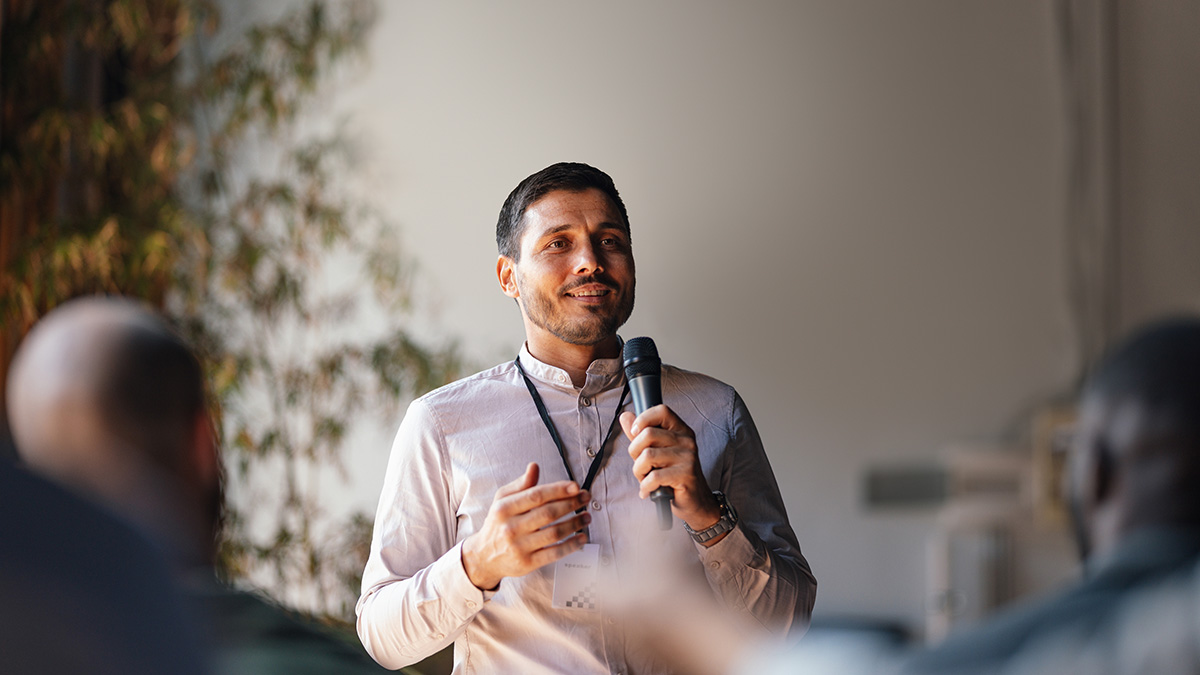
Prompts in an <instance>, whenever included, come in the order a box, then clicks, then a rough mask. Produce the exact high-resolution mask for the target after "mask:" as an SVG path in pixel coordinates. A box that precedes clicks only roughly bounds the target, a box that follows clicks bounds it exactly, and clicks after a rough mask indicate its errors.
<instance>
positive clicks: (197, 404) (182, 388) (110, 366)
mask: <svg viewBox="0 0 1200 675" xmlns="http://www.w3.org/2000/svg"><path fill="white" fill-rule="evenodd" d="M8 386H9V389H8V391H9V394H8V408H9V419H10V421H11V425H12V431H13V436H14V438H15V440H16V444H17V448H18V452H19V454H20V456H21V458H22V459H23V460H24V461H25V462H26V463H27V464H28V465H29V466H30V468H32V469H34V470H36V471H38V472H40V473H42V474H43V475H46V476H48V477H50V478H52V479H54V480H56V481H58V482H60V483H62V484H64V485H67V486H68V487H71V488H72V489H75V490H76V491H78V492H80V493H81V494H83V495H85V496H88V497H90V498H92V499H95V500H97V501H100V502H102V503H105V504H107V505H109V506H110V507H111V508H114V509H115V510H116V511H117V512H119V513H120V514H121V515H122V516H124V517H126V518H127V519H129V520H130V521H132V522H134V523H136V524H138V525H140V526H141V527H143V528H144V529H146V530H147V531H148V532H149V534H151V535H152V536H154V537H156V538H157V539H160V540H161V541H164V542H168V544H169V546H170V549H171V553H172V554H173V555H175V556H177V557H178V558H179V560H180V562H183V563H185V564H210V563H211V562H212V560H213V556H214V550H215V546H214V541H215V537H214V534H215V532H214V530H215V528H216V526H217V523H218V521H219V517H218V516H219V513H220V503H221V498H220V497H221V494H220V487H219V485H220V480H219V471H220V468H219V466H220V465H219V461H218V456H217V451H216V447H215V444H214V441H213V433H212V426H211V422H210V420H209V417H208V414H207V409H206V406H205V396H204V384H203V378H202V374H201V369H200V365H199V363H198V362H197V360H196V358H195V356H193V355H192V352H191V350H190V349H189V348H188V347H187V345H186V344H185V343H184V342H183V340H182V339H181V338H180V337H179V336H178V335H176V334H175V333H174V332H173V331H172V330H171V329H170V328H169V327H168V326H167V325H166V324H165V323H164V322H163V321H162V319H160V318H158V316H157V315H155V314H154V313H153V312H151V311H149V310H147V309H145V308H143V307H142V306H140V305H138V304H136V303H134V302H131V301H128V300H122V299H113V298H86V299H79V300H74V301H71V302H68V303H66V304H64V305H62V306H61V307H59V308H58V309H55V310H54V311H52V312H50V313H49V314H48V315H47V316H46V317H45V318H44V319H42V321H41V322H39V323H38V324H37V325H36V326H34V328H33V330H32V331H31V332H30V333H29V335H28V336H27V337H26V338H25V340H24V342H23V343H22V344H21V347H20V349H19V350H18V351H17V354H16V357H15V358H14V360H13V365H12V369H11V372H10V374H9V381H8Z"/></svg>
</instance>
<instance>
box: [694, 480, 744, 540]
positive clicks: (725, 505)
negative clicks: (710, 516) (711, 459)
mask: <svg viewBox="0 0 1200 675" xmlns="http://www.w3.org/2000/svg"><path fill="white" fill-rule="evenodd" d="M713 497H716V499H717V504H719V505H720V506H721V517H720V518H719V519H718V520H717V522H716V524H714V525H713V526H712V527H709V528H706V529H703V530H700V531H699V532H697V531H696V530H693V529H692V528H691V527H689V526H688V524H687V523H684V524H683V529H685V530H687V533H688V534H689V535H691V537H692V539H693V540H695V541H696V542H697V543H700V544H703V543H704V542H706V541H711V540H712V539H715V538H717V537H719V536H721V535H722V534H725V533H726V532H728V531H730V530H732V529H733V526H734V525H737V520H738V518H737V512H736V511H734V510H733V507H732V506H730V504H729V500H727V499H725V495H724V493H722V492H720V491H718V490H714V491H713Z"/></svg>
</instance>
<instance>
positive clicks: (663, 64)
mask: <svg viewBox="0 0 1200 675" xmlns="http://www.w3.org/2000/svg"><path fill="white" fill-rule="evenodd" d="M381 4H382V10H383V13H382V17H381V23H380V25H379V27H378V30H377V31H376V33H375V35H374V38H373V44H372V47H371V59H372V64H371V70H370V72H369V74H368V75H367V76H366V77H365V78H363V79H360V80H357V81H355V82H354V83H352V84H351V85H348V87H349V90H348V92H347V93H346V94H345V95H344V96H343V97H342V100H341V102H340V103H339V106H341V107H343V108H344V109H345V110H346V111H348V112H349V113H350V114H351V115H352V119H353V123H352V125H351V129H352V130H353V131H354V133H356V134H358V135H359V136H360V137H361V138H364V139H367V143H366V145H365V150H366V154H365V155H364V157H365V161H364V164H363V167H362V168H363V173H364V175H366V176H368V177H369V180H370V181H371V185H372V187H373V190H374V193H375V196H376V198H377V200H378V203H379V204H380V205H381V206H383V207H384V208H385V209H386V210H387V211H388V213H389V214H390V215H391V217H392V218H393V219H394V220H395V221H396V222H397V223H398V225H399V226H400V228H401V230H402V232H403V237H404V240H405V241H406V243H407V246H408V248H409V251H410V253H412V254H413V255H414V256H416V257H417V258H418V260H419V263H420V266H421V269H420V271H419V279H420V283H421V288H422V299H423V300H422V304H423V311H425V312H426V316H429V317H431V318H430V322H429V325H428V326H425V327H423V330H426V331H428V334H431V335H451V336H457V337H459V338H460V339H461V341H462V343H463V345H464V346H465V348H466V349H467V351H468V353H469V354H470V355H471V356H472V357H473V358H475V359H477V360H478V362H479V364H480V365H481V366H488V365H491V364H493V363H495V362H497V361H499V360H500V359H507V358H511V356H512V355H513V354H514V353H515V352H516V350H517V348H518V346H519V345H520V342H521V340H522V331H521V323H520V320H519V317H518V314H517V309H516V307H515V306H514V305H513V304H512V302H511V301H510V300H508V299H506V298H505V297H504V296H502V295H501V294H500V292H499V290H498V288H497V284H496V282H495V277H494V271H493V270H494V264H495V255H496V254H495V247H494V243H493V239H492V236H493V234H492V233H493V228H494V223H495V218H496V213H497V211H498V210H499V207H500V204H501V202H502V201H503V199H504V197H505V196H506V195H507V193H508V191H509V190H510V189H511V188H512V187H513V186H514V185H515V184H516V183H517V181H519V180H520V179H521V178H523V177H524V176H526V175H528V174H529V173H531V172H533V171H535V170H537V169H539V168H541V167H543V166H545V165H547V164H549V163H552V162H555V161H559V160H577V161H585V162H589V163H592V164H595V165H597V166H599V167H601V168H603V169H604V170H606V171H608V172H609V173H610V174H611V175H612V176H613V177H614V178H615V180H616V182H617V185H618V187H619V188H620V189H621V190H622V194H623V195H624V197H625V199H626V202H627V205H628V208H629V213H630V217H631V220H632V227H633V238H634V248H635V253H636V257H637V262H638V268H639V269H638V271H639V275H638V281H639V288H638V304H637V309H636V310H635V312H634V316H633V319H632V320H631V321H630V324H629V325H628V326H627V327H626V328H625V329H624V330H623V334H624V335H625V336H627V337H631V336H634V335H641V334H647V335H651V336H653V337H654V338H655V339H656V341H657V342H658V344H659V348H660V351H661V353H662V354H663V356H664V359H665V360H667V361H669V362H672V363H675V364H677V365H680V366H683V367H686V368H691V369H695V370H701V371H704V372H708V373H710V374H713V375H715V376H717V377H720V378H722V379H724V380H726V381H728V382H730V383H732V384H733V385H735V386H736V387H737V388H738V389H739V390H740V391H741V392H742V394H743V396H744V397H745V399H746V400H747V402H748V403H749V405H750V407H751V410H752V411H753V413H754V415H755V418H756V420H757V422H758V425H759V428H760V430H761V431H762V434H763V436H764V438H765V439H766V442H767V444H768V452H769V454H770V457H771V459H772V462H773V464H774V467H775V471H776V475H777V478H778V480H779V483H780V485H781V487H782V490H783V493H784V496H785V498H786V501H787V506H788V509H789V512H790V514H791V516H792V519H793V525H794V527H795V529H796V532H797V534H798V535H799V538H800V541H801V544H802V546H803V548H804V551H805V553H806V554H807V555H808V557H809V560H810V562H811V563H812V566H813V569H814V571H815V573H816V575H817V577H818V579H819V581H820V590H819V593H818V600H817V608H818V613H820V614H825V615H827V616H828V615H844V614H871V615H878V616H885V617H894V618H898V619H901V620H903V621H905V622H906V623H908V624H909V625H910V626H912V627H914V628H919V627H920V625H921V623H922V618H923V615H924V606H923V603H924V600H925V598H924V590H923V587H922V583H923V574H922V569H923V556H924V536H925V534H926V533H927V532H928V530H929V528H930V526H931V523H932V518H931V516H930V514H929V513H927V512H914V513H904V512H900V513H889V514H876V513H869V512H867V511H866V510H865V508H864V506H863V504H862V497H861V485H860V483H861V472H862V470H863V469H864V468H865V467H867V466H869V465H872V464H875V463H878V462H895V461H903V460H907V459H925V458H933V457H935V456H936V455H937V453H938V452H939V450H940V448H942V447H943V446H944V444H946V443H948V442H952V441H959V440H963V439H984V440H995V439H1003V438H1006V437H1011V436H1013V435H1014V434H1016V433H1019V432H1020V431H1021V430H1022V428H1023V425H1024V424H1025V422H1026V421H1027V419H1026V417H1025V415H1026V413H1028V411H1029V410H1030V409H1031V408H1032V407H1034V406H1036V405H1037V404H1038V403H1039V402H1042V401H1044V400H1045V399H1046V398H1047V397H1049V396H1051V395H1054V394H1056V393H1059V392H1062V391H1064V390H1065V389H1066V388H1067V387H1069V386H1070V384H1071V383H1072V380H1073V377H1074V374H1075V372H1076V369H1077V366H1078V364H1077V362H1076V361H1077V358H1076V353H1077V350H1076V346H1075V342H1074V338H1073V332H1072V326H1071V320H1072V319H1071V315H1070V312H1069V311H1068V305H1067V300H1066V291H1065V283H1066V282H1065V278H1066V274H1067V272H1066V269H1065V262H1064V261H1065V258H1066V255H1065V251H1064V234H1063V227H1062V219H1063V214H1064V209H1065V200H1064V196H1063V195H1064V192H1065V188H1064V164H1065V160H1064V152H1065V147H1064V146H1065V142H1064V137H1065V132H1064V129H1063V115H1062V109H1061V104H1062V101H1061V94H1060V87H1061V83H1060V80H1059V78H1060V71H1059V68H1058V62H1057V60H1056V59H1057V56H1058V55H1057V52H1056V46H1055V44H1054V36H1055V29H1054V17H1053V15H1052V11H1051V7H1050V5H1049V3H1042V2H1035V1H1026V2H1000V1H997V2H986V3H984V2H971V3H962V2H951V1H941V2H931V1H910V2H904V3H898V2H891V1H882V0H880V1H877V2H855V3H845V2H841V1H834V0H829V1H825V2H803V3H799V2H764V1H758V2H738V3H730V2H694V1H687V2H683V1H677V2H653V3H643V2H618V3H604V4H585V3H556V2H548V1H546V2H506V3H485V2H469V3H416V2H384V3H381ZM1192 25H1195V24H1194V23H1193V24H1192ZM1179 30H1183V27H1182V26H1181V27H1179ZM1192 184H1193V185H1194V184H1195V182H1194V181H1193V183H1192ZM1129 208H1133V207H1132V206H1130V207H1129ZM1142 208H1148V207H1146V206H1143V207H1142ZM1192 210H1193V212H1194V208H1193V209H1192ZM1144 255H1146V256H1154V255H1156V253H1155V252H1154V250H1150V249H1147V250H1146V252H1145V253H1144ZM1133 260H1134V259H1133V258H1130V259H1129V261H1130V264H1133ZM1139 269H1142V267H1139ZM1156 283H1158V282H1157V281H1156V280H1154V279H1153V278H1152V277H1147V278H1146V280H1145V284H1147V285H1148V286H1149V285H1153V284H1156ZM1166 283H1168V284H1170V282H1166ZM1148 286H1147V287H1148ZM1139 288H1140V286H1139ZM1137 292H1138V293H1141V291H1140V290H1139V291H1137ZM1147 292H1155V291H1153V290H1150V291H1147ZM1129 302H1130V304H1131V305H1139V304H1141V303H1142V302H1143V300H1142V299H1141V298H1140V296H1138V297H1130V299H1129ZM397 422H398V420H388V421H386V422H385V423H384V424H383V425H382V426H386V427H387V432H386V433H384V434H383V435H384V436H386V435H387V434H390V432H391V429H392V428H394V425H395V424H396V423H397ZM386 454H387V441H386V438H385V439H384V440H383V441H382V442H380V443H379V444H378V447H369V448H361V449H360V450H359V452H358V454H357V456H356V459H355V461H356V463H358V464H359V465H360V466H364V467H366V475H365V476H364V477H363V478H362V487H361V488H360V489H359V490H358V493H359V495H361V499H362V501H363V502H364V503H366V504H369V505H370V506H371V507H373V504H374V497H375V495H377V494H378V481H379V480H380V478H379V476H381V474H382V468H383V466H384V463H385V462H386Z"/></svg>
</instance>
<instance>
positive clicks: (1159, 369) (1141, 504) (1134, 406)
mask: <svg viewBox="0 0 1200 675" xmlns="http://www.w3.org/2000/svg"><path fill="white" fill-rule="evenodd" d="M1198 488H1200V318H1194V317H1189V318H1177V319H1169V320H1165V321H1162V322H1159V323H1155V324H1152V325H1150V326H1148V327H1146V328H1144V329H1143V330H1141V331H1139V332H1137V333H1135V334H1134V335H1133V336H1132V337H1131V338H1129V339H1128V340H1127V341H1125V342H1124V343H1122V344H1121V345H1120V346H1118V347H1117V348H1116V349H1115V350H1114V351H1112V352H1111V353H1110V354H1109V355H1108V357H1107V358H1105V359H1104V360H1103V361H1102V362H1101V363H1100V365H1099V366H1098V367H1097V368H1096V370H1095V372H1094V373H1093V375H1092V376H1091V377H1090V378H1089V379H1088V381H1087V383H1086V385H1085V386H1084V389H1083V393H1082V396H1081V400H1080V417H1079V428H1078V431H1077V434H1076V437H1075V442H1074V447H1073V448H1072V457H1071V467H1070V473H1069V494H1070V495H1071V498H1072V511H1073V515H1074V516H1075V519H1076V528H1077V532H1078V534H1079V540H1080V545H1081V550H1082V552H1083V554H1084V555H1085V557H1086V556H1088V555H1090V554H1104V553H1107V552H1109V551H1111V550H1112V549H1113V548H1114V547H1115V546H1116V544H1117V543H1118V542H1120V541H1121V540H1122V539H1123V538H1124V537H1125V536H1126V535H1128V534H1129V533H1131V532H1134V531H1136V530H1139V529H1142V528H1144V527H1147V526H1158V525H1182V526H1196V525H1200V489H1198Z"/></svg>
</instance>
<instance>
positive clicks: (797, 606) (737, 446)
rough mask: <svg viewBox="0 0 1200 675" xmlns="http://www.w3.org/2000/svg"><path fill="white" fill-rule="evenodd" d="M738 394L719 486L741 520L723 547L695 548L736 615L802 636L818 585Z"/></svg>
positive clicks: (732, 407) (719, 544)
mask: <svg viewBox="0 0 1200 675" xmlns="http://www.w3.org/2000/svg"><path fill="white" fill-rule="evenodd" d="M732 396H733V401H732V404H731V405H730V406H729V411H730V416H729V420H728V424H729V427H728V429H729V447H728V449H727V451H726V464H725V466H724V467H722V471H721V476H720V480H719V484H714V485H713V488H714V489H719V490H721V491H722V492H724V493H725V495H726V497H727V498H728V499H729V502H730V503H731V504H732V505H733V507H734V508H735V509H736V510H737V512H738V517H739V522H738V526H737V527H736V528H734V529H733V530H732V531H731V532H730V533H729V534H728V535H726V536H725V538H724V539H722V540H721V541H719V542H717V543H716V544H714V545H713V546H710V547H707V548H706V547H703V546H700V545H697V549H698V550H699V555H700V560H701V562H702V563H703V564H704V570H705V574H706V575H707V576H708V580H709V583H710V585H712V587H713V588H714V589H716V591H717V592H718V593H719V594H720V596H721V598H722V600H723V601H724V603H725V605H726V606H727V607H728V608H729V609H730V610H732V611H734V612H738V613H743V614H745V615H746V616H748V617H752V618H753V619H754V620H755V621H757V622H758V623H759V624H761V625H762V626H763V627H764V628H766V629H767V630H768V631H769V632H771V633H773V634H776V635H779V636H781V637H783V636H786V635H789V634H790V635H792V636H796V635H799V634H801V633H803V631H804V630H806V629H807V627H808V622H809V619H810V617H811V616H812V610H813V604H814V602H815V600H816V594H817V581H816V578H815V577H814V576H813V574H812V571H811V570H810V569H809V566H808V561H806V560H805V559H804V556H803V555H802V554H801V552H800V546H799V544H798V543H797V541H796V535H795V533H794V532H793V531H792V528H791V526H790V525H789V524H788V518H787V513H786V511H785V508H784V505H783V498H782V497H781V496H780V493H779V486H778V485H777V484H776V482H775V474H774V472H773V471H772V470H771V465H770V462H768V461H767V456H766V452H765V451H764V449H763V445H762V439H761V438H760V437H759V434H758V429H757V428H756V427H755V425H754V420H753V419H752V418H751V417H750V411H749V410H748V409H747V408H746V405H745V403H744V402H743V401H742V399H741V396H739V395H738V394H737V393H736V392H733V394H732ZM718 485H719V487H718Z"/></svg>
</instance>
